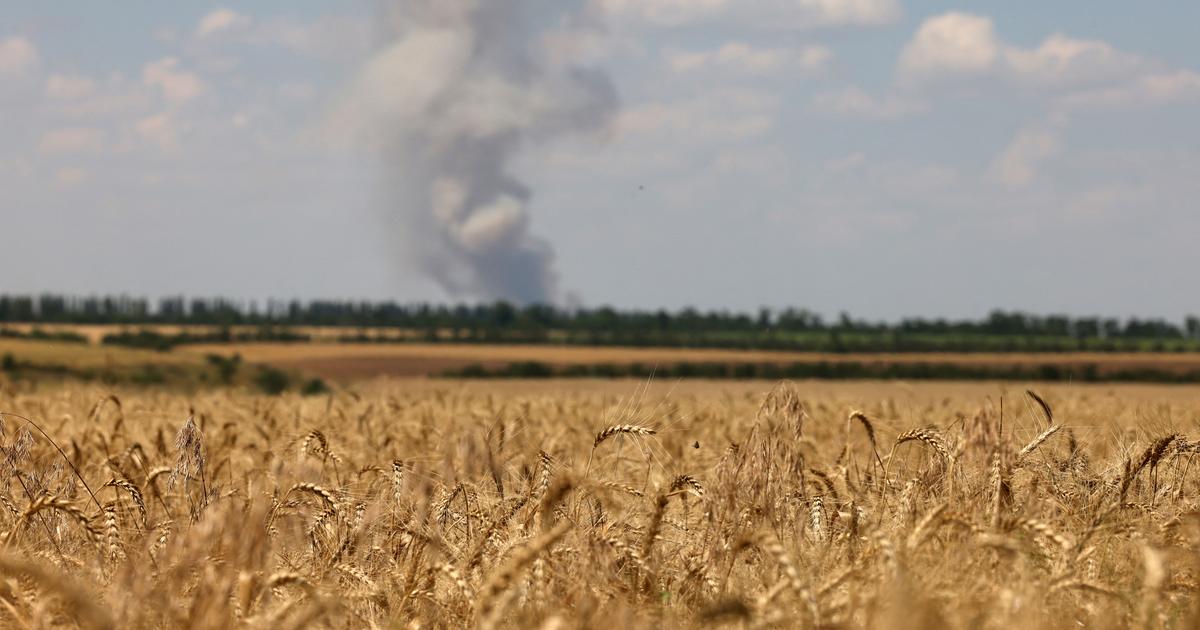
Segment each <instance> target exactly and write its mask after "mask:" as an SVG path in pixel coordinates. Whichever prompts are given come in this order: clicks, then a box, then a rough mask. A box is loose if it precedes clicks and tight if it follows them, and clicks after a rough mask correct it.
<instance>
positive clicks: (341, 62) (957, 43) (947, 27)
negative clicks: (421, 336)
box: [0, 0, 1200, 318]
mask: <svg viewBox="0 0 1200 630" xmlns="http://www.w3.org/2000/svg"><path fill="white" fill-rule="evenodd" d="M427 1H428V0H413V1H411V2H395V3H374V2H347V3H337V4H332V3H325V2H256V3H246V4H228V5H222V4H213V5H208V4H204V3H161V2H149V1H146V2H127V3H122V4H121V5H120V7H121V8H120V10H119V11H116V10H114V9H113V8H112V7H111V6H107V5H101V4H97V3H86V2H59V3H5V4H4V5H3V6H2V7H0V141H2V143H0V217H2V218H3V232H4V235H5V238H4V239H3V240H2V241H0V269H3V272H2V273H0V290H2V291H22V292H39V291H65V292H72V293H107V292H126V293H132V294H144V295H151V296H157V295H164V294H171V293H179V292H182V293H187V294H190V295H197V294H198V295H227V296H234V297H242V298H260V299H261V298H265V297H281V298H290V297H303V298H311V297H344V298H371V299H385V298H387V299H399V300H405V301H408V300H437V301H441V300H459V299H471V298H472V297H480V296H482V297H491V294H488V293H486V292H484V293H480V291H479V290H478V286H477V284H478V283H475V282H473V281H470V280H468V281H466V282H464V283H460V284H459V285H458V286H459V288H460V290H459V292H457V293H453V292H452V293H447V290H446V289H445V288H444V287H445V286H447V285H446V283H444V282H443V283H441V284H439V283H438V282H436V281H435V280H434V279H433V278H432V277H431V276H430V274H429V269H430V268H431V266H430V264H428V263H429V259H428V255H427V254H422V253H418V250H420V251H424V249H425V248H426V245H427V243H425V241H427V240H429V239H428V238H427V237H429V236H430V233H428V232H424V231H421V230H420V229H418V228H417V227H416V226H415V225H414V223H413V220H412V219H413V217H414V216H417V215H416V214H414V213H418V214H419V213H421V212H428V211H429V210H428V209H427V208H426V207H425V205H428V204H425V205H422V204H421V203H416V207H414V206H413V201H412V199H411V196H410V195H409V194H408V193H409V192H410V191H409V190H407V189H408V188H410V187H413V186H416V187H421V186H424V185H426V184H428V182H423V181H420V180H419V178H417V177H416V176H415V175H414V174H415V173H424V172H425V170H426V169H425V168H423V162H422V161H423V160H425V159H426V157H427V154H426V153H425V152H423V151H426V150H428V146H426V145H421V147H423V148H422V149H421V150H419V151H418V150H414V149H413V146H414V145H412V144H411V143H400V142H398V141H397V142H395V143H391V144H389V145H388V148H387V149H386V150H383V151H381V148H380V146H379V145H380V143H379V142H377V140H378V139H379V138H386V139H394V138H396V137H399V136H402V135H404V133H402V132H400V131H397V130H396V128H397V127H403V126H405V125H412V124H417V125H418V126H420V125H424V124H428V123H429V121H430V119H427V118H421V119H419V121H418V122H417V123H413V122H412V121H410V120H408V119H404V118H402V117H401V118H398V117H396V116H395V115H394V114H393V112H391V110H389V109H388V108H391V109H396V108H399V109H403V108H404V107H406V106H407V105H408V104H409V101H411V100H413V99H416V98H417V97H415V96H410V94H413V93H415V92H416V91H419V88H418V87H417V86H413V87H411V88H410V84H411V83H415V80H414V77H416V78H418V79H420V78H422V75H421V73H422V72H424V73H427V74H428V75H429V77H428V78H429V80H430V81H432V83H431V85H433V86H434V87H435V88H437V87H438V86H443V87H444V86H445V85H447V84H446V83H438V82H437V79H438V78H439V77H438V73H439V70H438V69H437V68H436V67H433V66H428V67H426V65H423V64H425V62H424V61H422V60H419V59H418V60H415V61H414V60H413V59H407V60H403V61H400V62H396V61H394V60H393V61H391V62H388V59H387V57H386V53H387V51H388V50H395V49H397V48H396V47H397V46H398V45H400V44H404V42H406V41H410V40H411V38H414V37H415V34H418V33H419V32H420V30H421V28H423V27H424V26H423V25H422V24H418V23H417V22H414V21H412V20H410V19H409V18H407V17H406V15H411V14H412V13H413V10H412V8H411V7H410V6H406V5H421V4H423V3H425V2H427ZM471 4H472V0H447V1H446V2H445V3H443V4H442V5H441V6H451V5H453V6H460V7H467V8H469V7H470V6H471ZM506 5H511V6H512V9H511V11H512V12H514V13H515V14H519V15H520V17H522V18H524V21H523V22H522V23H523V25H524V30H522V32H521V36H520V38H518V39H519V40H520V41H522V42H527V46H526V48H527V49H528V50H525V51H523V53H522V54H523V55H526V56H528V59H529V60H532V61H534V62H536V63H537V64H538V65H539V66H541V67H544V68H546V70H545V72H544V73H543V75H540V76H539V77H538V78H537V79H535V80H534V81H533V82H532V83H523V84H522V85H523V86H525V87H528V86H530V85H532V86H533V87H535V88H538V90H536V93H537V94H538V95H548V96H546V98H551V99H552V98H559V97H560V96H561V97H562V98H567V97H568V96H569V94H568V93H566V92H560V91H556V90H558V89H559V87H560V86H561V82H560V81H557V79H559V78H561V77H563V76H570V75H569V74H568V73H569V72H570V71H572V70H573V69H576V68H588V69H590V70H593V71H597V72H603V73H604V75H606V78H607V82H608V84H611V87H612V88H613V89H614V90H615V93H616V95H617V99H618V100H617V103H618V104H617V105H615V106H612V107H607V108H605V110H604V116H603V117H601V118H597V119H595V120H591V119H589V122H588V124H586V125H579V126H578V128H576V129H574V130H573V131H572V132H570V133H564V132H560V131H555V132H545V133H542V132H540V131H539V130H542V129H543V127H545V126H546V125H545V123H544V121H541V122H538V121H536V120H535V121H534V122H522V123H520V124H521V125H525V126H522V127H520V128H519V132H520V133H521V138H522V140H521V141H520V142H519V143H517V144H515V145H514V146H515V148H514V149H513V150H512V152H511V155H509V156H508V160H507V161H506V162H505V164H504V169H503V170H504V171H505V172H506V173H508V172H511V175H512V176H513V177H514V178H515V180H519V181H520V182H521V183H523V184H524V188H526V189H527V190H528V191H529V192H530V196H529V197H528V199H522V200H521V202H522V203H521V204H520V205H519V207H517V206H514V207H512V208H509V207H507V206H505V207H504V208H500V206H499V205H498V206H497V208H499V209H496V211H495V212H494V213H493V214H491V215H488V216H510V217H514V221H517V222H518V223H520V227H519V228H514V229H517V230H518V231H519V233H518V234H517V236H515V237H513V238H528V239H532V240H531V241H530V242H536V243H538V244H545V245H546V246H547V248H546V252H552V253H549V254H548V255H547V258H546V260H547V261H548V262H547V264H548V265H550V268H551V270H552V272H553V274H554V277H555V280H554V284H553V292H554V296H555V298H556V299H559V300H563V301H567V300H581V301H582V302H584V303H587V304H601V303H608V304H615V305H619V306H640V307H659V306H666V307H680V306H684V305H695V306H700V307H719V308H735V309H753V308H757V307H758V306H777V307H778V306H786V305H797V306H806V307H809V308H813V309H816V310H818V311H822V312H826V313H836V312H838V311H840V310H848V311H850V312H852V313H855V314H856V315H860V316H865V317H871V318H895V317H899V316H902V315H929V316H936V315H946V316H976V315H980V314H983V313H985V312H986V311H987V310H989V309H991V308H994V307H1002V308H1019V309H1026V310H1032V311H1038V312H1068V313H1074V314H1089V313H1098V314H1106V315H1134V314H1136V315H1160V316H1167V317H1172V318H1175V317H1179V316H1181V315H1183V314H1184V313H1190V312H1200V296H1198V294H1197V293H1196V292H1195V291H1193V290H1191V287H1192V286H1194V284H1195V282H1194V280H1193V276H1194V275H1195V270H1196V269H1197V268H1200V248H1197V247H1195V244H1194V241H1195V239H1196V235H1197V234H1200V212H1197V208H1196V199H1197V198H1198V195H1200V125H1197V123H1196V114H1197V112H1198V105H1200V44H1198V43H1197V42H1196V40H1195V38H1194V37H1192V36H1191V35H1192V32H1191V30H1192V28H1193V27H1194V25H1195V24H1197V23H1200V4H1197V3H1195V2H1182V1H1180V2H1165V1H1164V2H1154V3H1141V4H1138V5H1135V4H1130V3H1127V2H1110V1H1103V2H1097V1H1091V2H1083V1H1079V2H1073V1H1064V2H1055V3H1044V4H1039V5H1037V6H1036V8H1035V6H1034V5H1032V4H1028V3H1012V2H1006V3H1001V2H962V3H947V2H941V1H939V2H932V1H930V2H917V1H915V0H636V1H635V0H578V1H576V2H571V3H564V2H550V1H549V0H525V1H522V2H508V3H506ZM406 11H408V13H407V14H406ZM406 20H407V21H406ZM418 26H420V27H421V28H418ZM385 62H387V63H385ZM389 73H392V74H389ZM414 73H415V74H414ZM472 80H474V81H476V82H477V84H476V85H475V86H476V87H478V85H482V83H479V81H480V79H479V78H478V77H476V78H475V79H472ZM372 82H373V83H372ZM460 87H461V86H460ZM468 87H471V86H468ZM542 88H545V89H542ZM465 93H479V92H478V91H471V90H467V91H466V92H465ZM483 93H488V92H483ZM380 94H385V95H387V100H381V101H369V99H371V98H376V97H377V96H378V95H380ZM564 95H566V96H564ZM406 99H408V100H406ZM483 100H484V102H483V103H482V105H481V107H483V108H485V109H487V108H490V109H487V111H488V112H490V113H491V114H495V113H496V112H495V111H493V110H495V109H503V108H501V107H500V106H499V105H496V106H494V107H493V104H492V103H490V102H488V100H487V99H483ZM368 101H369V102H368ZM505 102H506V103H507V104H508V105H507V106H508V107H510V108H516V110H515V111H508V110H505V112H504V113H507V114H520V115H521V116H517V118H522V116H524V115H525V114H529V112H526V111H523V110H521V108H522V107H525V106H526V105H529V107H533V105H531V104H536V103H538V102H539V101H537V100H536V99H533V98H530V99H526V100H513V101H505ZM460 105H461V104H460ZM538 111H542V110H538ZM571 111H573V110H570V109H569V108H567V107H566V106H565V105H564V106H561V107H550V108H548V109H546V110H545V112H546V113H545V114H544V115H547V116H550V115H554V114H555V113H556V112H557V113H559V114H562V113H564V112H567V113H570V112H571ZM528 118H531V119H532V118H536V116H535V115H533V114H530V115H529V116H528ZM522 120H524V118H522ZM434 122H435V123H436V122H437V120H436V119H435V120H434ZM443 122H444V121H443ZM513 124H516V123H513ZM405 133H407V132H405ZM404 137H407V136H404ZM397 152H399V153H400V154H402V155H399V156H398V155H396V153H397ZM399 205H404V206H405V207H404V208H399V207H398V206H399ZM501 205H503V204H501ZM489 207H490V206H489ZM501 210H504V211H505V212H508V214H504V212H501ZM489 211H490V210H489ZM497 213H499V214H497ZM459 227H462V226H459ZM426 229H427V228H426ZM444 236H445V235H444V234H441V235H438V237H439V238H441V237H444ZM502 236H503V235H502ZM455 238H457V237H455ZM505 238H507V237H505ZM451 240H453V239H451ZM472 243H474V241H470V242H469V243H468V245H470V246H473V245H472ZM452 245H453V246H454V247H459V246H462V244H461V243H457V241H455V242H454V243H452ZM539 246H540V245H539ZM463 247H467V246H463ZM467 249H470V247H467ZM422 256H425V257H424V258H422ZM492 260H494V259H493V258H491V257H482V258H477V259H472V263H471V264H473V265H476V266H475V267H469V268H467V269H466V270H465V271H462V273H466V274H468V275H469V274H471V273H479V272H480V270H479V265H482V266H483V267H484V271H485V272H486V266H487V265H489V264H491V261H492ZM480 261H482V263H481V262H480ZM504 286H507V285H504ZM464 287H465V288H464ZM496 290H504V289H496ZM493 292H494V291H493Z"/></svg>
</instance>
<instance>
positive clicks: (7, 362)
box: [0, 352, 18, 372]
mask: <svg viewBox="0 0 1200 630" xmlns="http://www.w3.org/2000/svg"><path fill="white" fill-rule="evenodd" d="M17 367H18V366H17V358H16V357H14V356H13V355H12V353H11V352H5V353H4V356H3V357H2V358H0V371H2V372H16V371H17Z"/></svg>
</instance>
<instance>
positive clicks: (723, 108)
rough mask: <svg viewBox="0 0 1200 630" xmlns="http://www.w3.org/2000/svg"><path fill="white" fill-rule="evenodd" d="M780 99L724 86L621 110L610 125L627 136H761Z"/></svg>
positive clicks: (642, 138)
mask: <svg viewBox="0 0 1200 630" xmlns="http://www.w3.org/2000/svg"><path fill="white" fill-rule="evenodd" d="M778 108H779V100H778V98H776V97H775V96H773V95H771V94H768V93H765V92H756V91H750V90H725V91H720V92H713V93H708V94H705V95H703V96H702V97H699V98H695V99H688V100H681V101H673V102H658V103H648V104H644V105H639V106H634V107H629V108H627V109H625V110H624V111H622V112H621V113H620V114H619V115H618V116H617V120H616V121H615V123H614V125H613V127H614V130H615V131H616V133H617V135H618V136H619V137H621V138H622V139H626V140H639V141H643V142H646V141H650V140H651V139H657V140H658V141H661V140H663V139H674V140H678V141H687V142H689V143H690V142H716V143H728V142H739V141H744V140H750V139H753V138H757V137H760V136H762V135H764V134H765V133H767V132H768V131H770V130H771V128H772V127H774V125H775V115H776V113H777V110H778Z"/></svg>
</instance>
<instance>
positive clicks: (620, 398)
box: [0, 383, 1200, 628]
mask: <svg viewBox="0 0 1200 630" xmlns="http://www.w3.org/2000/svg"><path fill="white" fill-rule="evenodd" d="M576 385H577V386H575V385H565V384H562V383H540V384H537V385H536V386H530V387H525V388H524V389H522V387H521V386H520V385H519V384H508V385H506V386H504V387H499V386H498V387H495V388H493V387H492V386H491V385H487V386H486V387H487V388H488V389H486V390H485V389H482V388H483V387H485V386H483V385H465V386H463V385H457V384H441V385H437V386H434V385H429V384H424V385H422V384H413V383H407V384H381V385H376V386H373V387H364V388H362V389H360V390H358V391H355V392H344V393H340V394H336V395H334V396H331V397H325V398H307V399H305V398H299V397H295V398H293V397H283V398H266V397H259V396H253V395H249V394H246V393H244V392H240V391H222V392H208V393H201V394H196V395H194V396H191V397H187V396H183V395H180V394H169V393H165V392H155V391H152V390H122V391H118V392H108V391H106V390H100V389H96V388H91V387H81V386H75V387H58V386H56V387H50V388H45V389H35V390H15V389H14V388H13V387H11V386H5V387H2V388H0V390H2V391H0V409H2V410H4V411H8V412H12V413H18V414H21V415H23V416H27V417H29V418H32V419H35V420H36V421H37V422H38V423H39V424H40V425H41V427H42V428H44V429H45V431H46V434H47V435H48V436H49V438H52V439H53V443H52V442H51V441H50V439H48V438H47V437H43V435H42V434H41V433H40V432H39V431H38V430H36V429H34V428H33V427H32V426H30V425H28V424H27V423H26V422H25V421H23V420H21V419H19V418H17V417H15V416H8V417H5V418H4V422H3V432H2V445H3V453H2V454H0V455H2V457H0V469H2V470H0V472H2V473H3V474H4V475H5V478H6V480H7V482H6V484H7V485H6V486H5V487H4V488H3V489H2V490H0V536H2V543H0V544H2V545H3V549H2V550H0V625H4V626H11V627H28V628H41V627H76V626H80V627H95V628H115V627H138V628H140V627H189V628H227V627H248V628H259V627H261V628H296V627H304V626H312V627H330V628H359V627H462V626H478V627H485V628H486V627H546V628H555V627H561V628H570V627H610V628H617V627H668V628H671V627H698V626H715V625H722V624H723V625H729V626H734V627H746V628H750V627H770V626H776V627H823V628H824V627H847V628H937V627H951V628H1011V627H1022V628H1062V627H1070V626H1086V627H1141V628H1150V627H1193V626H1194V624H1195V623H1196V621H1197V609H1196V603H1197V598H1196V596H1195V595H1196V588H1197V582H1196V580H1197V570H1198V568H1200V565H1198V562H1200V554H1198V551H1200V547H1198V545H1200V512H1197V506H1196V499H1197V493H1198V492H1200V485H1198V484H1197V481H1196V479H1195V476H1196V475H1195V472H1196V469H1197V468H1196V465H1195V463H1194V462H1193V461H1192V460H1193V458H1194V456H1195V451H1196V448H1197V443H1196V442H1194V441H1193V437H1192V436H1195V435H1196V434H1197V433H1200V430H1198V427H1197V426H1196V420H1195V419H1196V418H1198V417H1200V401H1198V395H1197V391H1198V390H1196V389H1185V388H1174V389H1168V388H1156V389H1152V388H1111V387H1109V388H1073V389H1068V388H1053V389H1052V388H1045V389H1042V388H1039V390H1038V392H1037V393H1038V394H1039V397H1040V398H1041V399H1042V400H1043V401H1044V405H1043V404H1040V403H1038V402H1037V401H1036V400H1035V399H1034V398H1033V397H1030V396H1027V395H1026V394H1024V392H1023V391H1021V390H1014V391H1011V392H1007V393H1004V392H1002V391H1001V390H1000V389H999V388H998V387H997V386H994V385H978V384H976V385H973V386H971V387H969V388H968V387H964V386H951V385H940V384H929V385H925V386H922V387H921V388H919V389H907V388H906V387H904V386H897V385H861V384H857V385H845V386H842V385H808V384H802V385H797V386H793V385H780V386H777V387H774V388H772V387H771V386H770V385H769V384H766V385H764V384H742V385H738V386H717V385H712V384H694V383H693V384H688V385H686V386H684V387H681V388H680V390H678V391H674V392H673V393H671V394H670V395H669V396H667V395H666V394H665V392H664V391H663V390H662V389H661V388H656V389H654V390H653V391H652V392H651V393H644V392H643V391H641V390H637V389H635V386H633V385H630V384H624V383H623V384H605V385H597V384H595V383H580V384H576ZM568 388H571V389H568ZM110 394H115V396H112V397H109V395H110ZM1002 409H1003V412H1002ZM189 419H190V420H189ZM1051 419H1052V420H1051ZM1048 421H1050V423H1049V424H1048ZM56 445H57V446H58V447H61V452H60V450H59V449H58V448H57V447H56ZM589 461H590V465H589Z"/></svg>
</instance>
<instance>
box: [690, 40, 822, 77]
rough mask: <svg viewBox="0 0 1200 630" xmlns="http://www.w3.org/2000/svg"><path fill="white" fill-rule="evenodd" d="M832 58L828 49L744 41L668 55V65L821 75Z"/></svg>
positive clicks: (693, 68) (747, 71) (753, 72)
mask: <svg viewBox="0 0 1200 630" xmlns="http://www.w3.org/2000/svg"><path fill="white" fill-rule="evenodd" d="M831 59H833V51H831V50H829V49H828V48H826V47H825V46H807V47H804V48H798V49H797V48H756V47H754V46H751V45H749V44H745V43H742V42H729V43H727V44H725V45H723V46H721V47H720V48H717V49H716V50H711V51H703V52H675V53H669V54H668V55H667V63H668V64H669V65H670V67H671V69H672V70H674V71H675V72H695V71H708V70H715V69H720V70H731V71H735V72H743V73H747V74H773V73H776V72H780V71H785V70H790V69H797V70H801V71H803V72H817V71H819V70H822V69H824V68H825V67H826V66H827V65H828V64H829V61H830V60H831Z"/></svg>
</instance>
